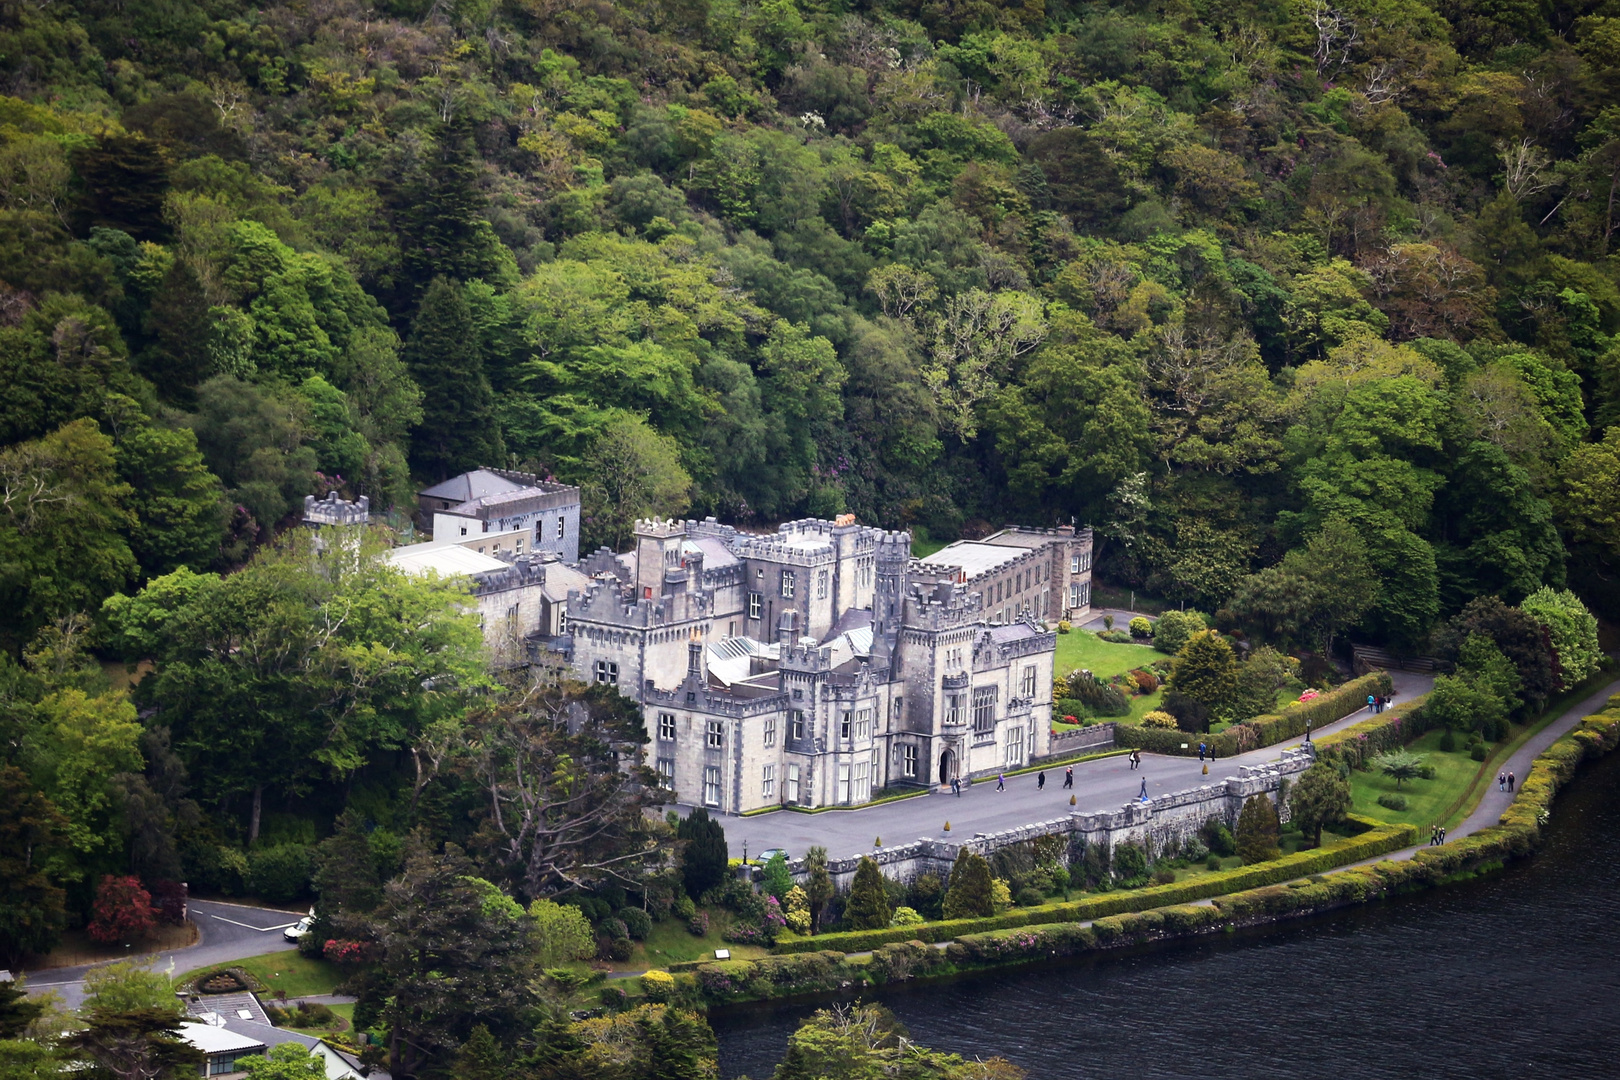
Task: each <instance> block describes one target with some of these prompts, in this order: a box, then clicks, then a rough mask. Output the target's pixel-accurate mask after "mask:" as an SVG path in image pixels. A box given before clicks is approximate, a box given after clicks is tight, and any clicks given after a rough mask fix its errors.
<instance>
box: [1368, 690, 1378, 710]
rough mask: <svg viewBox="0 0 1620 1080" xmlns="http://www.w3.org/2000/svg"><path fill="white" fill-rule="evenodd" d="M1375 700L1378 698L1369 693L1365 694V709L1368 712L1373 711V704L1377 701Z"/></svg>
mask: <svg viewBox="0 0 1620 1080" xmlns="http://www.w3.org/2000/svg"><path fill="white" fill-rule="evenodd" d="M1377 701H1378V699H1377V698H1375V697H1373V696H1372V695H1371V694H1368V695H1367V711H1368V712H1372V711H1373V706H1374V705H1375V704H1376V703H1377Z"/></svg>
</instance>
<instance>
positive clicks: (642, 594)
mask: <svg viewBox="0 0 1620 1080" xmlns="http://www.w3.org/2000/svg"><path fill="white" fill-rule="evenodd" d="M685 539H686V526H685V525H684V524H682V523H681V522H679V521H675V520H674V519H670V520H667V521H659V520H658V519H657V518H645V519H641V518H638V519H637V520H636V598H637V599H638V600H650V599H652V598H653V597H656V596H661V595H663V592H664V574H665V573H667V572H668V571H671V570H679V569H680V566H681V541H683V540H685Z"/></svg>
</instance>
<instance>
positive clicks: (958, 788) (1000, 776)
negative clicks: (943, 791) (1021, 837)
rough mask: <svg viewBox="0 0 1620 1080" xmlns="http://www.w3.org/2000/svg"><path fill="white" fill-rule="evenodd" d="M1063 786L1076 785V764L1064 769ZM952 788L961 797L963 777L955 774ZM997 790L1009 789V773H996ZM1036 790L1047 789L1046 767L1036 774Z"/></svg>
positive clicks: (1070, 786) (952, 779)
mask: <svg viewBox="0 0 1620 1080" xmlns="http://www.w3.org/2000/svg"><path fill="white" fill-rule="evenodd" d="M1063 786H1064V787H1065V788H1072V787H1074V766H1073V765H1070V766H1069V767H1068V768H1066V769H1064V770H1063ZM951 790H952V791H954V792H956V795H957V797H958V798H961V795H962V781H961V779H960V778H959V777H954V776H953V777H952V778H951ZM996 790H997V791H1006V790H1007V774H1006V773H997V774H996ZM1035 790H1036V791H1045V790H1046V770H1045V769H1042V770H1041V771H1040V772H1038V773H1036V774H1035Z"/></svg>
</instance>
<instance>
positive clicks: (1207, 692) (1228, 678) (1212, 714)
mask: <svg viewBox="0 0 1620 1080" xmlns="http://www.w3.org/2000/svg"><path fill="white" fill-rule="evenodd" d="M1170 685H1171V687H1172V688H1173V689H1174V690H1175V692H1176V693H1177V694H1179V695H1181V696H1182V697H1186V698H1189V699H1191V700H1192V701H1194V702H1197V703H1198V705H1200V706H1202V708H1203V710H1204V712H1205V715H1206V716H1207V717H1208V718H1210V719H1214V720H1219V719H1224V718H1226V717H1227V716H1228V715H1229V714H1230V713H1231V711H1232V705H1233V701H1234V699H1235V698H1236V696H1237V689H1238V665H1237V659H1236V658H1235V657H1234V656H1233V655H1232V644H1231V642H1229V641H1227V640H1226V639H1225V638H1224V637H1222V636H1221V635H1220V634H1219V633H1217V632H1216V631H1214V630H1201V631H1199V632H1198V633H1196V634H1194V635H1193V636H1192V637H1191V638H1189V639H1188V640H1187V644H1185V645H1183V646H1182V647H1181V651H1180V652H1178V653H1177V654H1176V666H1175V668H1174V670H1173V672H1172V674H1171V676H1170Z"/></svg>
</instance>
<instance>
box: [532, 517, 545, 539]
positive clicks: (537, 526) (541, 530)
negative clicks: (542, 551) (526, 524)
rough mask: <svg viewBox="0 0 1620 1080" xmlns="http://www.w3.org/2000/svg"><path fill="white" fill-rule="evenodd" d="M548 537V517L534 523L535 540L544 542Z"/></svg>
mask: <svg viewBox="0 0 1620 1080" xmlns="http://www.w3.org/2000/svg"><path fill="white" fill-rule="evenodd" d="M545 539H546V519H545V518H541V519H540V520H539V521H536V522H535V523H534V542H535V543H537V544H539V543H543V542H544V541H545Z"/></svg>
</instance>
